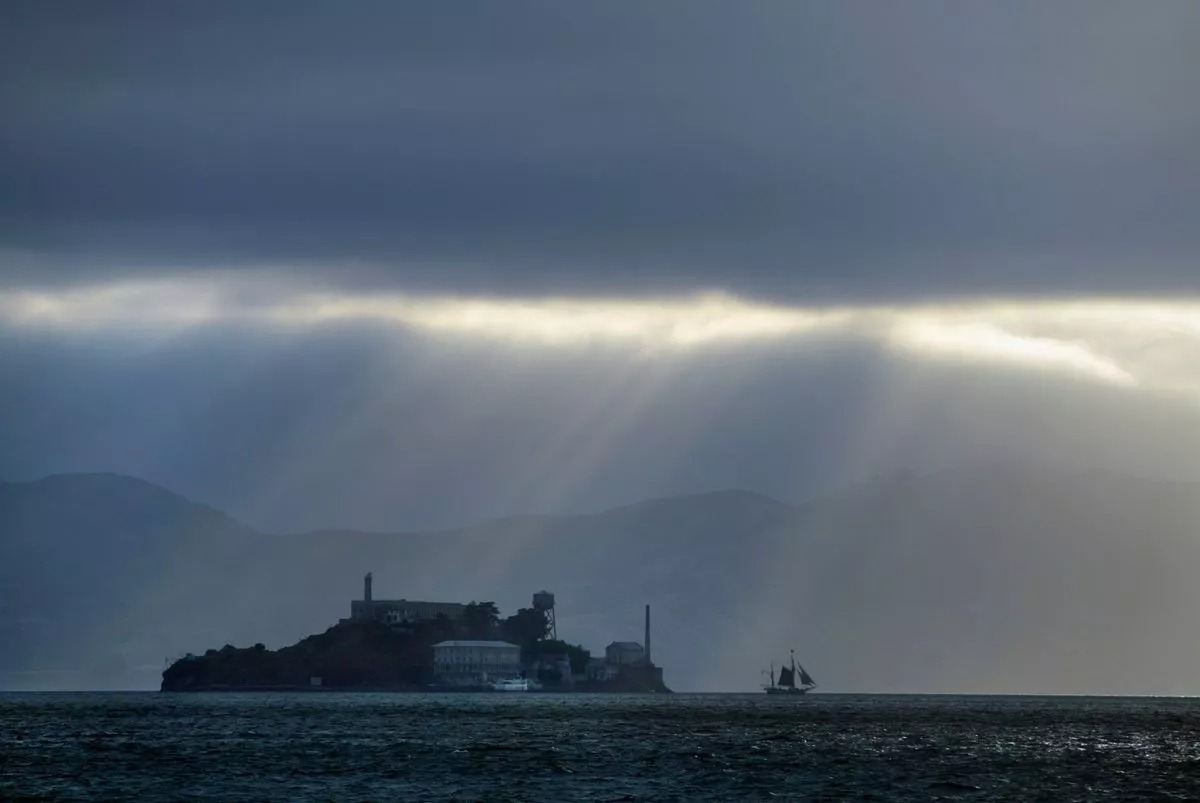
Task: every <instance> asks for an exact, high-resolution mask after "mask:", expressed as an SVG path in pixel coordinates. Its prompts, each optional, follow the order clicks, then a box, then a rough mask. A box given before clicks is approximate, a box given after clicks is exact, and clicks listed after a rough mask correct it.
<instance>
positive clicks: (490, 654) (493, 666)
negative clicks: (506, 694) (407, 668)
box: [433, 641, 521, 686]
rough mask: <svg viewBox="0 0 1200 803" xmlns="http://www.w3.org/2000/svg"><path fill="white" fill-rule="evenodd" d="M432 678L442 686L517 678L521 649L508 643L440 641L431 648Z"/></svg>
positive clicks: (476, 683)
mask: <svg viewBox="0 0 1200 803" xmlns="http://www.w3.org/2000/svg"><path fill="white" fill-rule="evenodd" d="M433 674H434V677H435V678H436V679H437V682H438V683H440V684H442V685H444V686H478V685H481V684H484V683H490V682H491V681H493V680H498V679H502V678H515V677H519V676H520V675H521V648H520V647H519V646H517V645H516V644H509V643H508V642H507V641H442V642H439V643H437V644H434V645H433Z"/></svg>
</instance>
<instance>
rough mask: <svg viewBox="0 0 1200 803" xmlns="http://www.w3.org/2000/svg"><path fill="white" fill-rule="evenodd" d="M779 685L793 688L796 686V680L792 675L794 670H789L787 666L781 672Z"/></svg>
mask: <svg viewBox="0 0 1200 803" xmlns="http://www.w3.org/2000/svg"><path fill="white" fill-rule="evenodd" d="M779 685H780V686H791V687H793V688H794V687H795V685H796V680H795V677H794V676H793V675H792V670H790V669H788V668H787V667H786V666H785V667H783V668H782V669H780V670H779Z"/></svg>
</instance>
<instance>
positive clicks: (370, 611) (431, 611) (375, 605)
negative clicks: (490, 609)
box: [350, 572, 466, 625]
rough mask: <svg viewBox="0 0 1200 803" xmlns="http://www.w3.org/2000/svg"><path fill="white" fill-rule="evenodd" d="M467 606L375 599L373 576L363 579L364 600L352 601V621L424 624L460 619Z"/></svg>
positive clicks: (410, 600)
mask: <svg viewBox="0 0 1200 803" xmlns="http://www.w3.org/2000/svg"><path fill="white" fill-rule="evenodd" d="M465 607H466V606H465V605H463V604H462V603H461V602H423V601H420V600H412V599H374V598H373V597H372V596H371V574H370V572H368V573H367V576H366V577H364V578H363V598H362V599H355V600H351V601H350V618H351V619H375V620H376V621H379V622H383V623H384V624H388V625H401V624H405V623H406V622H422V621H427V620H430V619H436V618H438V617H439V616H444V617H446V618H447V619H458V618H459V617H460V616H462V613H463V610H464V608H465Z"/></svg>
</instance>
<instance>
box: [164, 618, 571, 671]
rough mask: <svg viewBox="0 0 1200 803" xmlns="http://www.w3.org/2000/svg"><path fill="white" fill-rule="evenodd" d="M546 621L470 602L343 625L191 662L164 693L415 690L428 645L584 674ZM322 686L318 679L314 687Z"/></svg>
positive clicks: (428, 665)
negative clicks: (402, 618) (566, 666)
mask: <svg viewBox="0 0 1200 803" xmlns="http://www.w3.org/2000/svg"><path fill="white" fill-rule="evenodd" d="M548 630H549V628H548V624H547V622H546V618H545V616H544V615H543V614H542V613H541V612H540V611H537V610H534V609H532V608H522V609H520V610H518V611H517V612H516V613H515V614H513V615H512V616H509V617H506V618H501V616H500V611H499V609H498V608H497V607H496V604H495V603H493V602H471V603H469V604H468V605H466V606H465V607H464V610H463V614H462V616H461V617H459V618H457V619H448V618H446V617H444V616H443V617H438V618H437V619H432V620H427V621H420V622H412V623H407V624H404V625H399V626H389V625H385V624H383V623H381V622H377V621H375V620H343V621H342V622H340V623H339V624H336V625H334V626H333V627H331V628H329V629H328V630H326V631H325V632H324V633H319V634H317V635H312V636H308V637H307V638H304V639H301V640H300V641H299V642H297V643H296V644H293V645H291V646H289V647H283V648H282V649H278V650H269V649H267V648H266V647H265V646H264V645H262V644H255V645H254V646H253V647H246V648H237V647H234V646H232V645H229V644H226V645H225V646H224V647H222V648H221V649H219V650H218V649H210V650H208V651H207V652H205V653H203V654H202V655H188V656H185V657H183V658H180V659H179V660H177V661H175V662H174V663H173V664H171V665H170V666H169V667H168V668H167V669H166V670H165V671H164V672H163V679H162V689H163V690H164V691H192V690H205V689H209V690H215V689H252V688H258V689H275V688H279V689H282V688H298V687H312V686H313V685H315V684H317V683H319V684H320V686H322V687H333V688H377V689H397V690H405V689H408V690H416V689H422V688H426V687H428V686H429V685H430V684H432V683H434V681H435V678H434V675H433V645H434V644H437V643H438V642H441V641H447V640H451V639H478V640H492V639H499V640H503V641H507V642H510V643H512V644H517V645H519V646H520V647H521V657H522V661H523V662H524V663H526V664H530V663H533V662H535V661H537V660H538V659H539V658H545V657H547V656H556V655H566V656H567V657H568V660H569V661H570V664H571V671H572V673H576V674H579V673H582V672H583V671H584V670H585V668H586V667H587V663H588V660H589V658H590V657H591V655H590V653H589V652H588V651H587V650H586V649H584V648H583V647H580V646H578V645H575V644H567V643H566V642H563V641H555V640H548V639H546V636H547V635H548ZM317 679H319V680H317ZM538 679H539V680H541V681H542V682H544V683H550V684H555V683H559V682H561V681H562V680H564V678H562V676H561V673H560V672H559V671H558V670H557V669H554V668H549V669H545V670H543V671H542V672H539V677H538Z"/></svg>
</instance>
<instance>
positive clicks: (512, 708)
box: [0, 692, 1200, 801]
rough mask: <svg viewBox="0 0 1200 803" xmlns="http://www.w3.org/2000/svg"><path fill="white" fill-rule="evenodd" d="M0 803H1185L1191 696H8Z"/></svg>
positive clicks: (1195, 718) (1195, 724) (1196, 717)
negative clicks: (0, 802)
mask: <svg viewBox="0 0 1200 803" xmlns="http://www.w3.org/2000/svg"><path fill="white" fill-rule="evenodd" d="M0 799H5V800H7V799H46V800H135V799H136V800H213V801H239V800H254V801H259V800H289V801H290V800H351V801H360V800H414V801H422V800H535V801H540V800H544V801H564V800H597V801H617V800H702V799H703V800H731V801H734V800H1047V801H1071V800H1139V799H1146V800H1150V799H1153V800H1171V799H1178V800H1196V799H1200V700H1190V699H1112V698H1103V699H1100V698H1032V697H1027V698H1021V697H882V696H848V695H825V694H812V695H809V696H807V697H805V698H799V699H780V698H769V697H767V696H766V695H755V696H749V695H682V694H680V695H650V696H628V697H624V696H606V695H595V696H593V695H562V696H558V695H546V694H519V693H516V694H479V695H446V696H439V695H388V694H338V693H331V692H321V693H307V694H304V693H300V694H228V695H221V694H199V695H171V694H158V693H133V694H90V693H88V694H85V693H80V694H9V695H0Z"/></svg>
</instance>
